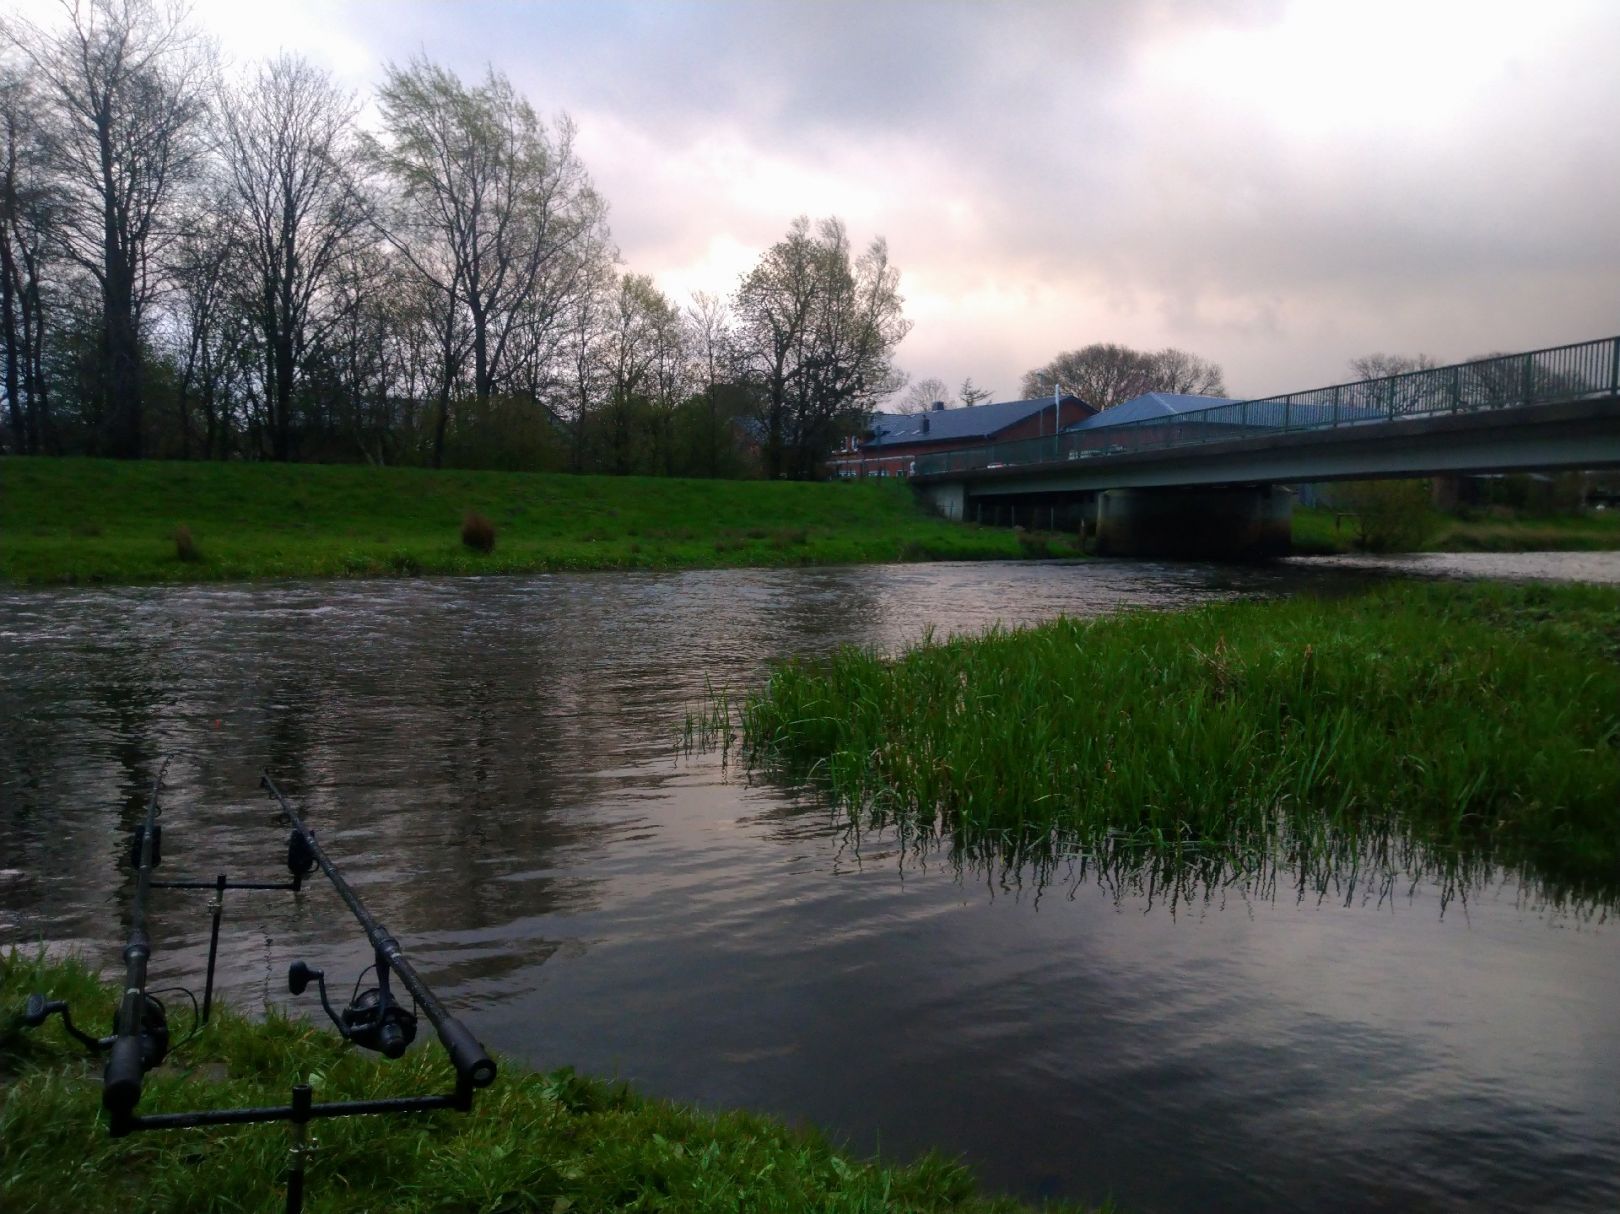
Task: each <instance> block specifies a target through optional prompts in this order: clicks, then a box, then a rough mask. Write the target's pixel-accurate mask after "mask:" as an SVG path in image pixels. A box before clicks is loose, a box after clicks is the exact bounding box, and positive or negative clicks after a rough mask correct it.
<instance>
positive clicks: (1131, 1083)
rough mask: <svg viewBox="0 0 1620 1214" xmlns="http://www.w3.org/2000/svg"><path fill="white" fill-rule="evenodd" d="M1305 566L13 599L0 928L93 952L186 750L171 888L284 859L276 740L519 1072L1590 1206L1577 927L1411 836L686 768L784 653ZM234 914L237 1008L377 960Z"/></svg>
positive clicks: (1223, 591) (180, 906)
mask: <svg viewBox="0 0 1620 1214" xmlns="http://www.w3.org/2000/svg"><path fill="white" fill-rule="evenodd" d="M1496 559H1501V558H1496ZM1299 564H1300V563H1299V562H1294V563H1292V564H1291V565H1284V566H1281V567H1278V568H1275V569H1262V570H1241V569H1239V570H1232V569H1218V568H1211V567H1204V566H1196V565H1149V564H1113V563H1109V562H1101V561H1099V562H1088V563H1086V564H1083V565H1073V566H1065V565H1011V566H982V565H981V566H949V565H946V566H906V567H897V568H855V569H821V570H807V571H727V572H719V573H684V574H669V575H652V574H628V575H614V574H601V575H580V576H569V577H564V576H555V577H535V578H513V579H487V580H485V579H469V580H463V581H411V582H378V583H328V584H288V585H274V586H256V587H234V588H230V587H226V588H183V589H168V590H164V589H143V590H120V591H102V592H76V591H75V592H60V593H55V592H53V593H26V594H25V593H10V594H4V595H0V730H3V735H4V745H3V746H0V832H3V835H0V837H3V838H4V840H5V845H4V847H5V851H4V858H3V860H0V941H9V942H27V941H33V940H38V939H42V938H43V939H46V940H49V941H51V942H58V943H66V942H78V943H82V944H84V945H85V946H86V947H89V948H91V949H93V950H95V952H96V955H98V956H101V957H104V958H106V959H107V960H108V961H111V960H113V959H115V957H116V951H117V943H118V941H119V938H120V933H121V928H120V924H119V921H118V920H119V915H120V913H121V911H120V907H121V905H122V899H123V897H124V894H125V892H126V891H125V889H124V885H123V882H124V880H125V878H124V877H123V875H122V874H120V872H119V870H118V867H117V865H118V858H119V856H120V854H121V852H122V849H123V844H122V842H121V839H120V831H121V829H123V828H125V827H127V826H128V825H129V824H130V823H131V821H132V820H133V818H134V816H135V815H136V814H137V813H138V810H139V807H140V805H141V803H142V796H143V794H144V792H145V789H146V787H147V785H148V783H149V781H150V778H151V775H152V774H153V772H154V770H155V763H156V761H157V759H158V757H159V756H160V755H161V754H162V753H164V752H166V751H170V750H172V751H175V752H176V753H177V754H178V756H179V757H178V758H177V760H176V762H175V765H174V767H172V768H171V782H170V793H169V796H168V799H167V804H168V806H169V808H168V810H167V818H166V821H167V823H168V830H167V831H166V835H167V837H166V839H165V848H164V851H165V860H166V864H165V872H166V874H169V875H178V874H180V873H181V872H190V873H195V874H200V875H205V876H206V875H211V874H212V873H213V872H214V871H217V870H220V869H223V870H225V871H227V872H230V873H232V874H233V875H240V876H242V877H250V876H273V875H275V874H276V872H277V871H278V868H279V865H280V862H281V861H280V853H281V852H282V850H283V848H284V832H282V831H278V830H276V829H275V828H274V827H273V826H272V825H271V820H272V818H271V805H270V803H269V802H268V801H266V800H265V799H264V798H263V797H262V795H261V794H259V793H258V792H257V775H258V770H259V769H260V768H261V767H263V766H269V767H270V768H271V769H272V770H273V771H274V772H275V773H276V775H277V777H278V779H279V780H280V781H281V783H282V784H283V787H285V788H286V789H287V790H288V791H289V793H290V794H291V795H292V796H293V797H294V798H295V800H297V801H299V802H300V803H302V804H303V806H304V807H305V809H306V811H307V814H308V816H309V818H310V820H311V823H312V825H314V826H315V827H316V829H317V830H319V831H320V832H321V834H322V837H323V839H324V841H325V842H326V844H327V846H328V847H329V849H330V850H331V852H332V853H333V854H334V856H336V857H338V858H339V861H340V863H341V864H342V865H343V866H344V868H345V871H346V872H347V873H348V874H349V876H350V878H351V880H352V881H353V882H354V884H355V885H356V886H357V888H359V889H360V891H361V892H362V894H363V896H364V897H365V898H366V899H367V901H368V902H369V903H370V904H371V906H372V907H373V909H374V910H375V911H376V912H377V913H378V915H379V916H380V917H381V918H382V919H383V920H384V921H385V922H386V923H388V924H389V926H390V927H391V928H392V929H393V930H394V931H395V932H396V933H397V934H398V935H400V936H401V937H402V938H403V939H404V940H405V941H406V942H407V945H408V947H409V948H410V950H411V952H412V954H413V956H415V957H416V958H417V959H418V961H419V968H421V969H422V971H423V972H424V974H425V975H426V976H427V977H428V979H429V981H430V982H433V983H434V984H435V986H436V987H438V988H439V989H440V991H441V993H443V994H444V995H445V996H446V998H447V1002H449V1003H450V1004H451V1005H452V1006H453V1007H455V1008H456V1009H457V1010H458V1011H460V1012H462V1013H464V1014H465V1015H466V1016H467V1018H468V1019H469V1020H470V1021H471V1022H472V1023H473V1024H474V1025H475V1026H476V1027H477V1029H478V1031H479V1032H480V1033H481V1034H482V1035H483V1036H484V1037H485V1038H486V1039H487V1041H488V1043H489V1044H490V1045H491V1046H492V1047H495V1048H498V1049H501V1050H504V1051H507V1052H509V1053H512V1054H515V1055H518V1056H520V1057H523V1058H525V1059H527V1060H529V1061H532V1062H534V1063H536V1064H538V1065H543V1066H549V1065H559V1064H563V1063H569V1064H574V1065H577V1066H580V1067H581V1068H583V1069H586V1070H590V1071H593V1072H597V1073H607V1074H619V1075H622V1076H623V1077H625V1078H627V1079H631V1080H633V1081H635V1082H636V1083H638V1084H639V1085H641V1086H642V1087H643V1088H645V1089H646V1090H649V1091H652V1092H656V1093H661V1094H667V1095H671V1096H675V1097H678V1098H680V1099H683V1100H688V1101H697V1102H701V1103H704V1104H708V1105H714V1106H743V1107H751V1108H757V1109H761V1110H765V1111H769V1112H774V1113H778V1114H781V1115H783V1116H786V1117H788V1118H790V1119H795V1120H809V1121H813V1122H816V1123H819V1124H821V1125H823V1126H826V1127H827V1128H829V1129H830V1130H832V1131H833V1132H834V1133H835V1134H837V1135H839V1136H841V1137H844V1138H846V1139H847V1140H848V1141H849V1142H850V1143H851V1144H852V1145H853V1146H854V1147H855V1148H856V1149H857V1150H862V1151H869V1150H873V1149H876V1148H877V1147H878V1146H879V1145H881V1147H882V1149H883V1150H884V1151H885V1152H886V1153H891V1154H894V1155H898V1156H905V1155H909V1154H913V1153H915V1152H917V1151H919V1150H922V1149H925V1148H928V1147H938V1148H942V1149H944V1150H946V1151H947V1152H950V1153H960V1154H963V1155H965V1156H966V1157H967V1158H968V1159H969V1160H970V1161H972V1162H973V1163H974V1164H975V1165H976V1166H977V1167H978V1169H979V1171H980V1173H981V1175H982V1176H983V1177H984V1178H985V1179H986V1180H987V1181H988V1182H989V1183H990V1184H992V1185H994V1186H997V1187H1002V1188H1007V1189H1012V1190H1015V1191H1017V1192H1020V1193H1023V1194H1026V1195H1037V1196H1038V1195H1066V1196H1073V1197H1079V1198H1092V1199H1097V1198H1100V1197H1102V1196H1103V1195H1105V1194H1106V1193H1113V1194H1114V1195H1115V1196H1116V1197H1117V1198H1119V1199H1120V1200H1121V1202H1122V1203H1123V1204H1124V1205H1125V1206H1127V1207H1128V1208H1132V1209H1140V1210H1177V1209H1226V1208H1231V1209H1237V1208H1242V1209H1257V1208H1258V1209H1279V1210H1280V1209H1294V1208H1300V1207H1316V1208H1335V1209H1345V1208H1367V1209H1372V1208H1431V1209H1442V1208H1480V1207H1498V1208H1526V1207H1529V1208H1565V1209H1609V1208H1613V1207H1614V1206H1615V1205H1616V1204H1617V1203H1620V1184H1617V1181H1616V1173H1617V1168H1616V1164H1617V1162H1620V1029H1617V1027H1616V1024H1617V1018H1616V1017H1615V1016H1614V1015H1613V1008H1614V1007H1615V1006H1616V1005H1617V1004H1620V964H1617V962H1620V948H1617V946H1616V942H1615V939H1614V935H1613V933H1612V931H1610V930H1609V927H1608V924H1607V920H1606V917H1605V915H1604V914H1603V913H1602V912H1601V911H1600V910H1594V909H1593V908H1591V907H1580V906H1576V907H1573V908H1572V907H1568V906H1560V905H1548V904H1547V903H1546V902H1545V900H1544V899H1543V897H1542V895H1541V893H1540V892H1539V891H1537V890H1534V889H1527V888H1526V887H1524V886H1523V885H1521V884H1520V883H1519V882H1518V881H1516V880H1513V879H1510V878H1504V877H1503V876H1502V875H1501V874H1497V873H1495V872H1492V871H1490V870H1488V869H1479V868H1470V869H1466V870H1463V871H1457V872H1452V873H1450V874H1449V875H1448V874H1445V873H1440V874H1438V875H1437V876H1435V877H1434V878H1430V877H1424V876H1414V874H1413V872H1412V871H1411V864H1412V858H1411V857H1409V856H1404V855H1401V854H1398V853H1386V854H1377V853H1376V852H1374V853H1371V854H1362V853H1357V854H1356V855H1354V856H1348V855H1346V856H1338V857H1333V858H1331V859H1332V862H1331V863H1328V864H1325V865H1319V866H1318V867H1317V868H1316V869H1314V870H1313V869H1312V868H1311V866H1310V865H1309V864H1301V863H1291V862H1289V861H1287V860H1283V861H1271V862H1270V863H1269V864H1255V863H1250V862H1244V863H1242V864H1237V863H1234V862H1233V861H1232V860H1231V858H1229V857H1221V856H1217V855H1209V856H1202V857H1192V858H1191V862H1189V863H1184V864H1181V865H1176V866H1171V867H1166V866H1165V865H1164V864H1163V863H1162V861H1156V860H1153V859H1151V858H1149V857H1147V856H1132V855H1129V854H1127V853H1125V852H1121V853H1119V854H1117V855H1110V854H1106V853H1104V854H1098V853H1097V852H1095V851H1092V852H1078V853H1077V852H1075V851H1073V850H1072V849H1070V850H1068V851H1064V849H1061V848H1060V849H1056V850H1053V851H1050V852H1048V853H1046V855H1045V858H1042V859H1040V860H1035V859H1033V858H1032V857H1030V856H1029V855H1026V854H1018V853H1013V854H997V853H985V852H982V851H980V852H978V853H974V851H973V850H972V849H970V848H953V847H952V845H951V841H949V840H943V841H938V840H917V839H905V838H898V837H895V836H893V835H892V834H886V833H884V832H882V831H865V832H859V833H854V832H851V831H850V830H849V829H848V828H847V827H846V826H845V825H844V824H843V822H842V821H841V819H839V818H838V817H837V816H836V815H835V814H833V813H832V812H831V810H830V809H829V807H828V806H826V805H825V804H823V803H821V802H820V801H818V800H817V799H816V797H815V796H814V794H813V793H811V792H807V791H805V790H795V789H787V788H782V787H779V786H777V785H776V784H774V783H772V782H771V781H768V780H762V779H755V778H752V777H750V776H749V775H747V774H746V773H742V772H738V771H737V770H735V769H727V768H726V767H725V766H724V765H723V764H722V762H721V760H720V758H719V756H715V755H697V756H693V757H690V758H681V757H680V756H679V755H678V754H677V753H676V748H675V745H674V742H675V735H676V732H677V731H678V729H679V727H680V723H681V721H682V719H683V716H684V713H685V711H686V710H687V709H688V708H690V707H695V706H697V705H700V704H701V703H702V702H703V700H704V696H705V689H706V687H707V685H709V684H710V683H714V684H730V685H733V686H736V685H742V684H747V683H749V682H751V681H752V680H754V679H757V678H758V677H759V676H760V674H761V672H762V670H763V668H764V665H765V663H767V662H768V661H769V660H771V659H772V658H775V657H779V656H786V655H789V654H794V653H802V652H805V651H814V650H825V649H828V648H831V647H833V646H835V645H839V644H844V643H857V644H867V645H874V646H878V647H880V648H884V649H888V650H896V649H898V648H900V647H902V646H904V645H905V644H907V643H909V642H912V641H914V640H916V639H917V638H918V637H920V636H921V634H922V632H923V630H924V628H926V627H927V626H929V625H934V626H937V627H938V628H939V629H940V630H941V631H943V632H949V631H957V630H967V631H973V630H978V629H981V628H983V627H986V626H988V625H990V624H992V623H995V622H997V621H1000V622H1004V623H1009V624H1013V623H1019V622H1024V621H1030V620H1037V619H1043V618H1047V617H1050V616H1052V615H1054V614H1057V613H1058V612H1060V611H1062V612H1069V613H1071V614H1084V613H1095V612H1100V611H1107V610H1112V609H1115V608H1117V607H1120V606H1123V605H1151V606H1167V605H1173V604H1176V603H1181V602H1186V601H1189V600H1190V599H1194V598H1198V597H1206V596H1225V595H1233V594H1251V593H1259V594H1271V593H1285V592H1287V591H1288V590H1290V589H1292V588H1294V587H1297V586H1299V585H1301V584H1305V583H1311V584H1323V583H1324V582H1325V584H1328V585H1334V584H1337V580H1338V579H1342V578H1344V577H1346V576H1349V575H1346V574H1344V573H1343V572H1338V571H1334V570H1326V571H1323V572H1318V571H1316V570H1315V569H1313V568H1304V569H1301V568H1298V567H1297V566H1298V565H1299ZM153 919H154V926H155V929H156V932H157V938H156V946H157V956H156V963H155V966H154V977H156V978H162V979H163V980H165V981H169V980H175V979H192V980H194V979H195V977H196V975H197V974H199V973H200V965H201V957H202V953H203V949H204V948H205V946H206V939H207V937H206V932H207V916H206V913H205V910H204V907H203V902H202V900H201V899H199V898H191V897H188V896H186V895H183V894H180V893H177V892H173V891H159V892H158V893H157V894H156V895H155V897H154V915H153ZM224 937H225V939H224V950H223V960H222V965H223V974H222V978H223V982H224V986H225V989H226V992H227V994H229V995H230V996H231V997H232V998H234V999H235V1000H236V1001H237V1002H239V1003H242V1004H245V1005H248V1006H256V1005H258V1004H260V1003H262V1002H275V1003H278V1004H285V1003H287V1002H289V1000H288V997H287V996H286V995H285V986H284V982H285V977H284V976H285V972H286V966H287V964H288V962H289V961H290V960H292V959H293V958H294V957H297V956H304V957H307V958H308V959H309V960H310V961H311V963H312V964H317V965H322V966H324V967H325V968H326V969H327V971H328V973H329V974H331V975H333V976H334V978H336V977H338V976H340V975H345V974H353V973H354V972H356V971H357V970H358V969H359V968H360V966H362V965H364V964H365V963H366V960H367V958H366V957H365V956H364V949H363V947H362V941H361V939H360V938H359V936H358V933H357V932H356V931H355V930H354V928H353V926H352V923H351V922H350V921H349V919H348V917H347V915H346V913H345V912H344V911H343V910H342V908H341V906H340V905H339V904H338V903H337V901H336V899H335V896H333V895H332V894H331V892H330V891H329V890H326V889H324V888H320V887H311V888H310V889H309V890H308V891H307V892H306V893H305V894H303V895H301V896H300V897H298V898H296V899H294V898H291V897H288V896H286V895H265V896H262V897H254V896H250V895H246V894H244V895H241V896H236V895H232V898H231V900H230V901H229V902H228V904H227V910H226V920H225V931H224ZM304 1010H305V1011H306V1012H307V1011H309V1010H311V1009H309V1008H305V1009H304Z"/></svg>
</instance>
